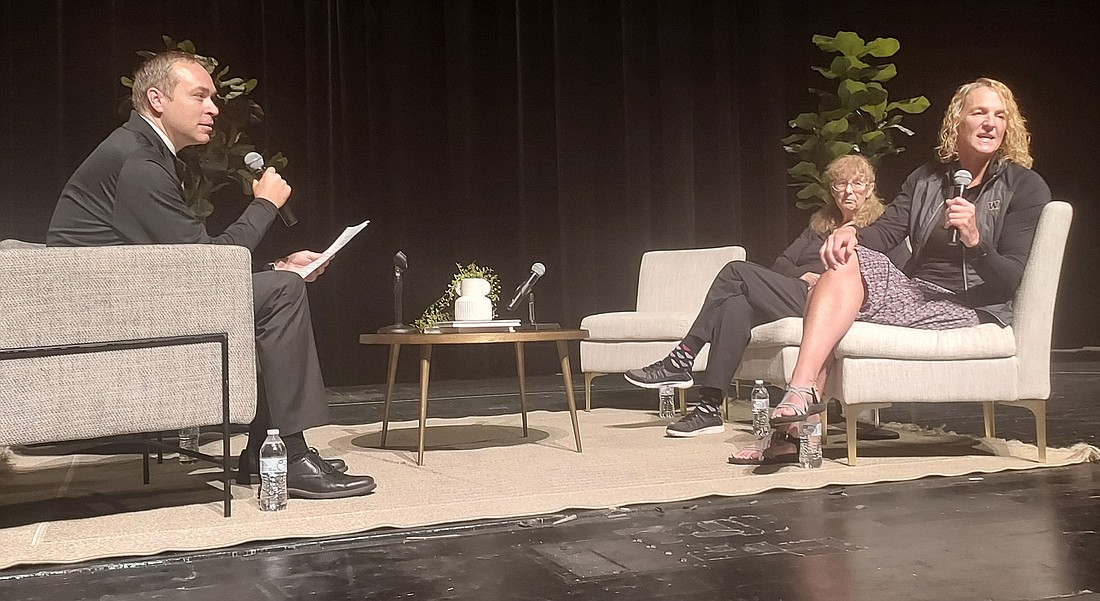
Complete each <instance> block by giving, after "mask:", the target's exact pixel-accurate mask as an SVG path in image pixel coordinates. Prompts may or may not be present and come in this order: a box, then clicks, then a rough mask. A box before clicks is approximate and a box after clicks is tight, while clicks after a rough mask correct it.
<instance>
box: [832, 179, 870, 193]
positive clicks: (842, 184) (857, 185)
mask: <svg viewBox="0 0 1100 601" xmlns="http://www.w3.org/2000/svg"><path fill="white" fill-rule="evenodd" d="M848 186H851V187H852V190H853V191H854V192H862V191H863V190H865V189H866V188H867V183H866V182H861V181H854V182H846V181H844V180H841V181H837V182H833V183H832V188H833V190H836V191H837V192H843V191H845V190H847V189H848Z"/></svg>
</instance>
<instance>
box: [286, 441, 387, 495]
mask: <svg viewBox="0 0 1100 601" xmlns="http://www.w3.org/2000/svg"><path fill="white" fill-rule="evenodd" d="M377 486H378V485H377V484H375V482H374V478H371V477H370V476H349V475H347V474H342V473H340V472H338V471H336V470H335V469H334V468H333V467H332V465H330V464H329V463H328V462H327V461H325V460H324V459H322V458H321V456H320V455H318V454H317V452H316V451H314V450H312V449H310V451H309V452H308V453H306V455H305V457H302V458H301V459H299V460H297V461H291V462H289V463H288V464H287V466H286V489H287V492H288V493H290V496H291V497H293V498H296V499H342V498H344V497H357V496H359V495H365V494H367V493H369V492H371V491H372V490H374V489H375V488H376V487H377Z"/></svg>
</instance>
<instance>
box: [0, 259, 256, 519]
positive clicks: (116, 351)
mask: <svg viewBox="0 0 1100 601" xmlns="http://www.w3.org/2000/svg"><path fill="white" fill-rule="evenodd" d="M0 260H2V261H3V264H4V268H3V269H0V445H25V444H33V443H43V442H58V441H71V440H83V439H88V438H98V437H105V436H115V435H129V434H143V433H154V432H162V431H172V430H177V429H179V428H182V427H187V426H193V425H199V426H209V425H215V424H217V425H219V426H221V429H222V434H223V447H222V456H221V457H210V456H208V457H207V458H208V459H212V460H216V461H218V462H219V463H220V464H221V465H222V468H223V480H224V482H223V484H224V501H225V514H226V516H227V517H228V516H229V514H230V504H229V500H230V487H229V475H230V472H229V462H228V459H229V457H230V452H229V424H230V423H248V422H249V421H251V420H252V417H253V415H254V414H255V410H256V363H255V349H254V346H255V333H254V323H253V313H252V311H253V309H252V277H251V269H250V256H249V252H248V250H247V249H244V248H240V247H233V246H206V245H173V246H115V247H101V248H44V247H42V246H41V245H31V244H26V243H20V242H17V241H10V240H6V241H4V242H0ZM146 461H147V460H146Z"/></svg>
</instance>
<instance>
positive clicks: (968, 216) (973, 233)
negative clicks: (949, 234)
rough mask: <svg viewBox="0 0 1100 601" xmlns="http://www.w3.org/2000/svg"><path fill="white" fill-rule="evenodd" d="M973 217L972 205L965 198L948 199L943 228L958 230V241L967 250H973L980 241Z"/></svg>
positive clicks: (974, 212) (974, 213)
mask: <svg viewBox="0 0 1100 601" xmlns="http://www.w3.org/2000/svg"><path fill="white" fill-rule="evenodd" d="M975 215H976V211H975V210H974V205H973V204H972V203H971V202H970V201H968V200H966V199H965V198H962V197H958V196H957V197H955V198H951V199H948V201H947V208H946V209H945V210H944V219H943V227H954V228H958V230H959V241H960V242H962V243H963V245H965V246H966V247H967V248H974V247H975V246H977V245H978V243H979V242H981V240H982V235H981V233H979V232H978V221H977V219H976V218H975Z"/></svg>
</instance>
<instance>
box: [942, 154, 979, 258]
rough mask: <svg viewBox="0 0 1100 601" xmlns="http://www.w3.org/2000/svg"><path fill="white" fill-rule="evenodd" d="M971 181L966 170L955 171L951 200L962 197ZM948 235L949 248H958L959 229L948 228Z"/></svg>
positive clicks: (970, 176) (972, 179)
mask: <svg viewBox="0 0 1100 601" xmlns="http://www.w3.org/2000/svg"><path fill="white" fill-rule="evenodd" d="M972 181H974V176H973V175H971V174H970V172H969V171H967V170H966V169H959V170H958V171H956V172H955V177H954V178H953V179H952V182H953V183H954V184H955V187H954V188H953V189H952V192H953V194H952V195H951V198H956V197H960V196H962V195H963V192H965V191H966V187H967V186H969V185H970V182H972ZM948 235H949V236H950V237H949V238H948V241H947V244H948V245H950V246H958V245H959V228H957V227H954V226H952V227H950V228H948Z"/></svg>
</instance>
